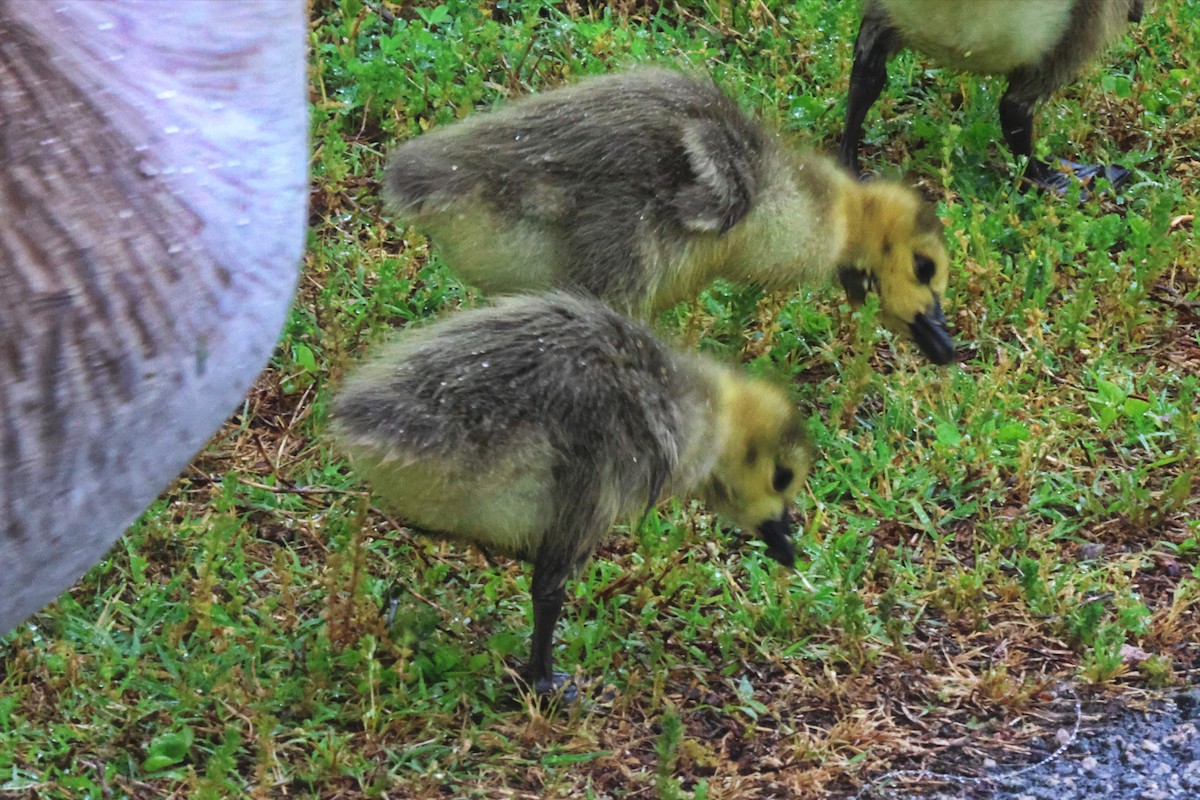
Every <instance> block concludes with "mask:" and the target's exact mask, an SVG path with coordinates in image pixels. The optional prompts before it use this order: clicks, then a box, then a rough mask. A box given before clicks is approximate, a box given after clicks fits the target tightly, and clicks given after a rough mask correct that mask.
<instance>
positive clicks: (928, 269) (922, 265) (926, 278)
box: [913, 253, 937, 286]
mask: <svg viewBox="0 0 1200 800" xmlns="http://www.w3.org/2000/svg"><path fill="white" fill-rule="evenodd" d="M913 272H915V273H916V275H917V280H919V281H920V282H921V283H923V284H925V285H926V286H928V285H929V283H930V282H931V281H932V280H933V275H934V273H935V272H937V265H936V264H934V263H933V259H932V258H930V257H929V256H925V255H921V254H920V253H917V254H916V255H914V256H913Z"/></svg>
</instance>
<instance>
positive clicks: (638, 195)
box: [385, 67, 954, 364]
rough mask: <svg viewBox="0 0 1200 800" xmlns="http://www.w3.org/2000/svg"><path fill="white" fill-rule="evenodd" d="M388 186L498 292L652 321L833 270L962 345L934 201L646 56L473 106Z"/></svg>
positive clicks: (910, 322)
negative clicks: (597, 305) (814, 149)
mask: <svg viewBox="0 0 1200 800" xmlns="http://www.w3.org/2000/svg"><path fill="white" fill-rule="evenodd" d="M385 194H386V197H387V199H388V200H389V201H390V203H391V204H392V206H393V207H394V208H395V209H397V211H398V212H399V214H400V215H401V217H402V218H403V219H405V220H406V221H409V222H412V223H414V224H416V225H417V226H418V227H420V228H421V229H423V230H424V231H425V232H426V233H427V234H429V236H430V238H431V239H432V240H433V242H434V243H435V244H436V245H437V246H438V249H439V251H440V253H441V255H442V257H443V259H445V261H446V263H447V264H448V265H449V266H450V267H451V268H452V269H453V270H455V272H457V273H458V274H459V275H460V276H461V277H462V278H464V279H465V280H466V281H468V282H469V283H472V284H474V285H476V286H478V287H479V288H481V289H483V290H484V291H487V292H496V293H518V292H528V291H539V290H544V289H547V288H565V289H569V290H573V291H577V292H582V293H586V294H589V295H592V296H594V297H598V298H601V299H603V300H605V301H606V302H608V303H610V304H611V305H613V306H614V307H616V308H618V309H619V310H621V311H623V312H626V313H630V314H633V315H635V316H638V317H642V318H646V317H649V316H651V315H652V314H654V313H656V312H658V311H660V310H662V309H664V308H667V307H670V306H671V305H674V304H675V303H677V302H679V301H680V300H684V299H687V298H689V297H694V296H695V295H696V294H697V293H699V292H700V290H702V289H703V288H704V287H705V286H707V285H708V284H709V283H710V282H711V281H712V280H713V279H714V278H726V279H729V280H733V281H740V282H746V283H754V284H758V285H760V286H762V287H763V288H765V289H768V290H774V289H779V288H785V287H790V286H796V285H798V284H801V283H805V282H812V281H822V280H828V279H830V278H831V277H832V276H833V275H834V274H835V273H836V274H838V275H839V276H840V278H841V279H842V282H843V283H844V284H846V285H847V287H848V288H850V289H851V297H852V299H861V297H862V295H863V291H862V290H864V289H870V290H877V291H878V292H879V296H880V307H881V317H882V322H883V323H884V324H885V325H886V326H887V327H888V328H890V329H892V330H894V331H896V332H899V333H904V334H907V335H910V336H911V337H912V338H913V339H914V340H915V341H916V343H917V344H918V345H919V346H920V348H921V350H922V351H923V352H924V353H925V355H926V356H928V357H929V358H930V359H931V360H932V361H934V362H935V363H938V364H945V363H947V362H949V361H950V360H951V359H952V358H953V357H954V343H953V340H952V339H951V338H950V334H949V331H948V330H947V328H946V320H945V317H944V316H943V313H942V307H941V298H942V297H944V296H945V292H946V285H947V282H948V259H947V255H946V248H945V244H944V242H943V238H942V225H941V223H940V222H939V221H938V219H937V217H936V216H935V215H934V213H933V211H932V209H931V208H930V207H929V206H928V205H926V204H925V203H924V202H922V201H921V200H920V199H919V198H918V196H917V194H916V193H915V192H914V191H913V190H912V189H910V188H908V187H904V186H901V185H898V184H892V183H886V182H875V183H870V184H865V185H864V184H861V183H859V182H857V181H856V180H854V178H853V177H852V176H851V175H849V174H848V173H847V172H846V171H845V170H843V169H842V168H840V167H838V166H837V164H836V163H835V162H834V161H833V160H832V159H829V158H827V157H825V156H822V155H818V154H814V153H799V152H794V151H792V150H790V149H787V148H784V147H782V146H781V145H780V143H779V141H777V139H776V137H775V136H774V135H772V134H771V133H769V132H768V131H767V130H766V128H764V127H763V125H762V124H761V123H759V122H758V121H757V120H754V119H752V118H751V117H749V116H748V115H746V114H745V113H743V112H742V111H741V109H739V108H738V105H737V103H735V102H734V101H733V100H732V99H730V98H729V97H728V96H726V95H725V94H724V93H723V92H722V91H721V90H720V89H719V88H718V87H717V86H716V85H715V84H714V83H713V82H712V80H710V79H708V78H707V77H698V76H694V75H688V74H684V73H680V72H676V71H673V70H670V69H664V68H655V67H644V68H640V69H635V70H632V71H629V72H623V73H617V74H612V75H605V76H602V77H597V78H591V79H588V80H584V81H581V82H580V83H578V84H576V85H574V86H569V87H566V88H561V89H556V90H552V91H547V92H543V93H540V94H537V95H533V96H530V97H527V98H524V99H521V100H518V101H515V102H512V103H509V104H507V105H505V106H504V107H502V108H500V109H499V110H496V111H492V112H490V113H485V114H483V113H481V114H474V115H472V116H470V117H468V118H467V119H465V120H463V121H462V122H458V123H456V124H454V125H449V126H446V127H444V128H441V129H438V130H435V131H433V132H431V133H428V134H425V135H423V136H419V137H417V138H415V139H412V140H410V141H408V142H406V143H405V144H403V145H401V146H400V147H399V148H398V149H397V150H396V152H395V153H394V154H393V155H392V156H391V159H390V161H389V164H388V167H387V171H386V177H385Z"/></svg>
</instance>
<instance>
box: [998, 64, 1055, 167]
mask: <svg viewBox="0 0 1200 800" xmlns="http://www.w3.org/2000/svg"><path fill="white" fill-rule="evenodd" d="M1016 85H1017V79H1016V78H1015V77H1013V76H1010V77H1009V87H1008V91H1007V92H1005V93H1004V97H1002V98H1000V130H1001V131H1003V132H1004V141H1006V142H1007V143H1008V149H1009V150H1011V151H1012V154H1013V155H1014V156H1015V157H1016V158H1018V159H1021V158H1025V159H1027V160H1026V162H1025V172H1024V173H1023V174H1022V176H1021V177H1022V178H1024V179H1025V180H1027V181H1030V182H1031V183H1034V184H1036V185H1039V186H1045V185H1046V179H1047V178H1048V177H1049V172H1050V166H1049V165H1048V164H1046V162H1044V161H1038V160H1037V159H1035V158H1034V157H1033V102H1032V101H1030V100H1025V99H1018V98H1017V97H1014V94H1015V92H1014V86H1016Z"/></svg>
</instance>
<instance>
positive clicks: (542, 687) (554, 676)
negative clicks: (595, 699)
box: [532, 672, 580, 705]
mask: <svg viewBox="0 0 1200 800" xmlns="http://www.w3.org/2000/svg"><path fill="white" fill-rule="evenodd" d="M532 686H533V691H534V693H535V694H537V696H538V698H539V699H541V700H559V701H561V702H562V703H563V704H564V705H571V704H573V703H575V702H577V701H578V700H579V694H580V692H579V690H580V685H579V683H578V681H576V680H575V676H574V675H569V674H567V673H565V672H553V673H551V674H550V677H548V678H537V679H535V680H534V681H533V683H532Z"/></svg>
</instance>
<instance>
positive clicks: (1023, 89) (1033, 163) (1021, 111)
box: [1000, 71, 1129, 200]
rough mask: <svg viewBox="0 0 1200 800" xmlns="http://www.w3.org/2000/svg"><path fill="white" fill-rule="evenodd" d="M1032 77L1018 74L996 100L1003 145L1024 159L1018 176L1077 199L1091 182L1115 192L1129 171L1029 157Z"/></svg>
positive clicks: (1033, 78) (1032, 102)
mask: <svg viewBox="0 0 1200 800" xmlns="http://www.w3.org/2000/svg"><path fill="white" fill-rule="evenodd" d="M1037 80H1038V79H1037V77H1036V76H1034V75H1025V74H1023V73H1021V72H1020V71H1018V72H1016V73H1013V74H1012V75H1010V76H1009V79H1008V90H1007V91H1006V92H1005V93H1004V97H1002V98H1001V99H1000V129H1001V130H1002V131H1003V132H1004V141H1005V142H1007V143H1008V147H1009V149H1010V150H1012V154H1013V155H1014V156H1015V157H1016V158H1017V159H1021V158H1025V159H1026V161H1025V172H1024V174H1023V175H1022V176H1021V177H1022V179H1023V180H1024V181H1025V183H1026V185H1028V186H1036V187H1037V188H1039V189H1043V190H1045V191H1049V192H1053V193H1054V194H1058V195H1065V194H1067V193H1068V192H1070V191H1072V189H1073V188H1074V189H1078V190H1079V199H1080V200H1086V199H1087V197H1088V192H1087V188H1086V187H1087V185H1088V184H1090V183H1091V182H1092V180H1093V179H1095V178H1098V177H1103V178H1106V179H1107V180H1108V183H1109V185H1110V186H1111V187H1112V188H1113V189H1116V188H1117V187H1119V186H1120V185H1121V184H1123V183H1124V182H1125V181H1126V180H1127V179H1128V178H1129V170H1127V169H1125V168H1124V167H1121V166H1117V165H1111V166H1109V165H1104V164H1077V163H1075V162H1073V161H1067V160H1066V159H1058V162H1057V164H1053V165H1052V164H1047V163H1046V162H1045V161H1042V160H1040V159H1037V158H1034V157H1033V105H1034V103H1035V102H1036V97H1035V96H1031V93H1030V89H1031V86H1030V84H1033V83H1036V82H1037Z"/></svg>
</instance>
